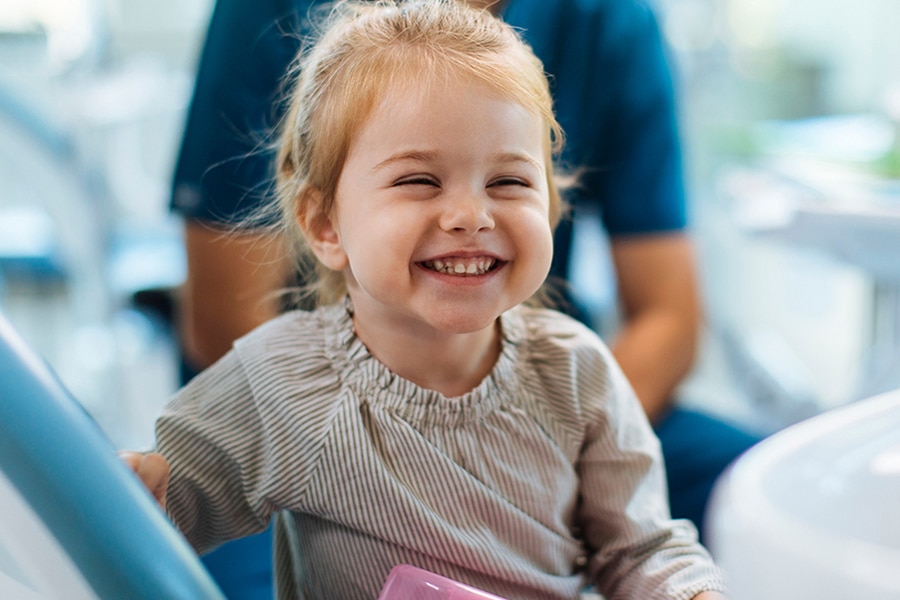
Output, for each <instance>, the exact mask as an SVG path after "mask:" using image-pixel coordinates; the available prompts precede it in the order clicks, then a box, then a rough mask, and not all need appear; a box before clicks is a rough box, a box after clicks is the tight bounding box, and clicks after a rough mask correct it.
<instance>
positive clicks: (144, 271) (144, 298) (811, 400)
mask: <svg viewBox="0 0 900 600" xmlns="http://www.w3.org/2000/svg"><path fill="white" fill-rule="evenodd" d="M657 7H658V10H659V14H660V18H661V22H662V24H663V26H664V28H665V32H666V36H667V38H668V41H669V42H670V45H671V50H672V58H673V61H674V63H675V66H676V72H677V76H678V81H679V84H678V85H679V93H680V97H681V100H680V106H681V111H682V130H683V140H684V146H685V158H686V166H687V170H688V171H687V174H688V184H689V185H688V191H689V195H690V198H691V213H692V217H693V221H694V224H695V232H696V236H697V241H698V249H699V256H700V262H701V266H702V269H703V270H702V277H703V283H704V292H705V294H706V302H707V310H708V323H707V331H706V336H705V345H704V349H703V352H702V358H701V360H700V362H699V364H698V365H697V368H696V371H695V373H694V375H693V376H692V377H691V378H690V380H689V381H688V382H687V383H686V384H685V386H684V389H683V390H682V393H681V397H682V401H683V402H685V403H689V404H691V403H692V404H698V405H703V406H705V407H707V408H709V409H711V410H713V411H715V412H718V413H720V414H721V415H723V416H725V417H729V418H733V419H735V420H739V421H743V422H745V423H749V424H751V425H752V426H755V427H757V428H759V429H761V430H764V431H774V430H776V429H779V428H781V427H784V426H785V425H788V424H791V423H794V422H796V421H798V420H800V419H803V418H805V417H808V416H811V415H813V414H816V413H818V412H821V411H823V410H826V409H828V408H831V407H835V406H839V405H842V404H846V403H849V402H852V401H853V400H856V399H859V398H863V397H867V396H870V395H872V394H874V393H877V392H880V391H885V390H888V389H893V388H897V387H900V350H898V348H900V295H898V290H900V284H898V282H900V179H898V178H900V36H898V35H897V34H896V23H898V22H900V3H898V2H896V0H852V1H851V0H657ZM211 9H212V1H211V0H158V1H157V2H153V3H148V2H137V1H135V0H0V311H2V312H3V313H4V314H5V315H6V316H7V317H8V318H9V319H10V320H11V321H12V322H13V324H14V325H15V326H16V328H17V329H18V330H19V331H20V332H21V333H22V335H23V336H24V337H25V338H26V340H27V341H28V342H29V343H30V344H31V345H32V346H33V347H34V348H35V350H37V351H38V352H39V353H40V354H42V355H43V356H44V357H45V358H46V359H47V361H48V362H50V364H51V365H52V366H53V367H54V369H55V370H56V371H57V373H58V374H59V375H60V378H61V379H62V380H63V382H64V383H65V384H66V385H67V386H68V387H69V389H70V390H71V391H72V392H73V393H74V394H75V396H76V397H78V398H79V399H80V400H81V401H82V403H83V404H84V405H85V406H86V408H87V409H88V410H89V412H91V414H92V415H93V416H94V417H95V418H96V419H97V420H98V421H99V422H100V424H101V426H102V427H103V428H104V429H105V430H106V431H107V433H108V434H109V436H110V437H111V438H112V440H113V443H114V444H116V445H117V446H121V447H132V448H133V447H140V446H146V445H149V444H150V443H151V442H152V422H153V418H154V416H155V414H156V413H157V412H158V410H159V408H160V407H161V405H162V404H163V403H164V402H165V401H166V399H167V397H168V396H169V394H171V392H172V391H174V389H175V387H176V385H177V383H176V382H177V360H176V356H175V344H174V341H173V339H172V336H171V331H170V328H169V326H168V324H167V318H168V317H169V316H170V315H169V314H168V312H167V310H168V308H167V307H166V306H165V304H161V303H159V302H158V299H159V298H160V297H161V296H160V295H159V294H158V293H156V292H159V291H163V292H165V291H171V290H175V289H177V286H178V284H179V282H180V281H181V278H182V277H183V274H184V264H183V263H184V257H183V252H182V248H181V238H180V230H179V227H180V225H179V222H178V220H177V219H175V218H173V217H171V216H170V215H169V212H168V201H169V192H170V190H169V184H170V179H171V173H172V169H173V165H174V161H175V154H176V152H177V149H178V144H179V141H180V135H181V128H182V124H183V119H184V114H185V111H186V109H187V105H188V102H189V100H190V93H191V89H192V83H193V74H194V68H195V64H196V60H197V55H198V51H199V49H200V45H201V43H202V40H203V35H204V32H205V29H206V25H207V20H208V18H209V15H210V11H211ZM578 231H579V239H578V244H579V247H580V248H581V250H582V255H583V256H585V257H590V258H585V260H584V261H581V262H580V264H579V265H578V266H576V273H575V274H574V278H575V280H576V281H581V282H582V286H581V288H582V294H583V295H584V297H585V299H586V300H587V301H588V302H589V303H591V304H592V306H594V308H596V309H597V311H598V313H600V314H607V313H609V312H614V309H615V306H614V304H615V302H614V300H613V298H614V293H613V290H612V288H611V285H610V284H609V282H608V281H598V280H597V278H596V276H595V275H591V276H588V275H587V273H591V274H595V273H597V272H598V271H597V270H598V268H600V267H598V265H597V262H596V259H595V258H594V257H596V256H598V255H600V256H602V255H603V241H604V240H603V238H602V235H599V234H598V233H597V231H596V227H595V226H594V224H592V223H591V221H590V220H589V219H585V220H584V221H583V222H581V223H579V228H578ZM601 272H602V269H601Z"/></svg>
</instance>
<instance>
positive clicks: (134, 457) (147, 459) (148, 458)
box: [119, 450, 169, 510]
mask: <svg viewBox="0 0 900 600" xmlns="http://www.w3.org/2000/svg"><path fill="white" fill-rule="evenodd" d="M119 458H121V459H122V461H124V462H125V464H126V465H128V466H129V467H130V468H131V470H132V471H134V472H135V474H137V476H138V477H140V479H141V481H142V482H143V483H144V485H145V486H147V489H148V490H149V491H150V493H151V494H153V497H154V498H155V499H156V501H157V502H158V503H159V506H160V507H161V508H162V509H163V510H165V509H166V489H167V488H168V487H169V463H168V461H167V460H166V459H165V458H163V456H162V454H157V453H156V452H149V453H147V454H144V453H142V452H133V451H130V450H122V451H120V452H119Z"/></svg>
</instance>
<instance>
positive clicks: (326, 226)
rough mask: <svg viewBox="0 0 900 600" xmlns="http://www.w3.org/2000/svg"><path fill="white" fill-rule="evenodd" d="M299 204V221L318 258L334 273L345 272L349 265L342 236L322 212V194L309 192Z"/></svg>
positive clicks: (327, 215)
mask: <svg viewBox="0 0 900 600" xmlns="http://www.w3.org/2000/svg"><path fill="white" fill-rule="evenodd" d="M305 195H306V197H305V198H304V199H303V200H301V201H300V202H299V203H298V211H297V220H298V221H299V223H300V227H301V229H303V232H304V234H305V235H306V239H307V240H308V241H309V246H310V249H312V251H313V254H315V255H316V258H318V259H319V261H320V262H321V263H322V264H324V265H325V266H326V267H328V268H329V269H331V270H333V271H343V270H344V269H345V268H346V267H347V265H348V264H349V260H348V258H347V254H346V253H345V252H344V246H343V244H341V235H340V232H339V231H338V229H337V227H335V224H334V219H333V217H332V216H331V215H329V214H325V213H323V212H322V205H323V203H322V192H320V191H318V190H308V191H307V192H306V193H305Z"/></svg>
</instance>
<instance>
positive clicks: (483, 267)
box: [424, 258, 497, 275]
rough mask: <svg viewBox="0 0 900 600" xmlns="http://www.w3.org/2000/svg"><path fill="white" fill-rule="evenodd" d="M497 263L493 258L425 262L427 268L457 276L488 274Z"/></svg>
mask: <svg viewBox="0 0 900 600" xmlns="http://www.w3.org/2000/svg"><path fill="white" fill-rule="evenodd" d="M496 262H497V261H496V260H495V259H493V258H471V259H462V258H444V259H436V260H429V261H425V263H424V264H425V266H426V267H428V268H430V269H434V270H435V271H438V272H440V273H451V274H456V275H482V274H483V273H487V272H488V271H489V270H490V269H491V268H492V267H493V266H494V264H495V263H496Z"/></svg>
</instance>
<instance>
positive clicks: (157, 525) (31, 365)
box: [0, 314, 224, 600]
mask: <svg viewBox="0 0 900 600" xmlns="http://www.w3.org/2000/svg"><path fill="white" fill-rule="evenodd" d="M0 598H4V599H5V600H38V599H58V598H59V599H61V598H65V599H66V600H81V599H86V600H98V599H99V600H122V599H126V598H127V599H129V600H159V599H163V598H165V599H167V600H179V599H185V600H187V599H190V600H224V596H223V595H222V592H221V591H220V590H219V588H218V587H217V586H216V584H215V583H214V582H213V580H212V578H211V577H210V576H209V574H208V573H207V571H206V570H205V569H204V567H203V566H202V564H201V563H200V561H199V560H198V558H197V556H196V554H195V553H194V552H193V550H192V549H191V548H190V546H189V545H188V544H187V542H186V541H185V540H184V539H183V538H182V537H181V534H180V533H179V532H178V531H177V530H176V529H175V528H174V527H173V526H172V525H171V524H170V522H169V521H168V519H167V518H166V516H165V515H164V514H163V512H162V511H161V510H160V509H159V507H158V506H157V505H156V503H155V502H154V500H153V498H152V497H151V496H150V494H149V493H148V492H147V491H146V490H145V489H144V487H143V485H142V484H141V483H140V481H139V480H138V479H137V477H135V476H134V475H133V474H132V473H131V472H130V471H129V470H128V468H127V467H126V466H125V465H124V464H123V463H122V462H121V461H120V460H119V458H118V457H117V456H116V452H115V448H114V447H113V446H112V444H111V443H110V442H109V441H108V440H107V439H106V437H105V436H104V435H103V433H102V432H101V430H100V429H99V427H98V426H97V425H96V424H95V423H94V421H93V420H92V419H91V418H90V416H89V415H88V414H87V413H86V412H85V411H84V410H83V409H82V408H81V406H80V405H79V404H78V402H77V401H76V400H75V399H74V398H72V396H71V395H70V394H69V393H68V392H67V391H66V389H65V388H64V387H63V385H62V384H61V383H60V382H59V381H58V379H57V378H56V376H55V375H54V374H53V372H52V371H51V369H50V368H49V367H48V366H47V365H46V364H45V363H44V361H43V360H42V359H41V358H39V357H38V356H37V355H36V354H34V353H33V352H32V351H31V350H30V349H29V348H28V346H27V344H26V343H25V342H24V341H23V340H22V339H21V338H20V337H19V335H18V334H17V333H16V331H15V330H14V329H13V327H12V326H11V325H10V324H9V322H8V321H7V320H6V319H5V317H3V315H2V314H0Z"/></svg>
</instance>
